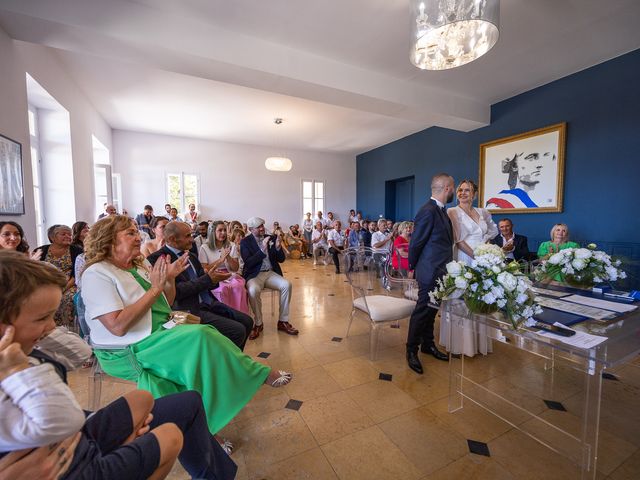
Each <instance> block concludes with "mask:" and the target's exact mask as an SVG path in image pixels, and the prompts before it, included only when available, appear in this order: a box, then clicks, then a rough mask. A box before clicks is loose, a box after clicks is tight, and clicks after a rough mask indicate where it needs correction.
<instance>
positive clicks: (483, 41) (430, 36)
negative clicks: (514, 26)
mask: <svg viewBox="0 0 640 480" xmlns="http://www.w3.org/2000/svg"><path fill="white" fill-rule="evenodd" d="M410 2H411V3H410V8H411V22H412V31H411V53H410V58H411V63H413V64H414V65H415V66H416V67H418V68H421V69H423V70H447V69H449V68H455V67H459V66H461V65H465V64H467V63H469V62H472V61H474V60H475V59H477V58H479V57H481V56H482V55H484V54H485V53H487V52H488V51H489V50H491V48H492V47H493V46H494V45H495V44H496V42H497V41H498V37H499V35H500V32H499V31H498V26H499V24H500V0H410Z"/></svg>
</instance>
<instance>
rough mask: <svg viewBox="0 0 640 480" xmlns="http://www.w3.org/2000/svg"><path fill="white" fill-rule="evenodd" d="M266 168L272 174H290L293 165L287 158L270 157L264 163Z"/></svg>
mask: <svg viewBox="0 0 640 480" xmlns="http://www.w3.org/2000/svg"><path fill="white" fill-rule="evenodd" d="M264 166H265V167H267V170H271V171H272V172H288V171H289V170H291V167H292V166H293V163H292V162H291V159H290V158H287V157H269V158H267V159H266V160H265V161H264Z"/></svg>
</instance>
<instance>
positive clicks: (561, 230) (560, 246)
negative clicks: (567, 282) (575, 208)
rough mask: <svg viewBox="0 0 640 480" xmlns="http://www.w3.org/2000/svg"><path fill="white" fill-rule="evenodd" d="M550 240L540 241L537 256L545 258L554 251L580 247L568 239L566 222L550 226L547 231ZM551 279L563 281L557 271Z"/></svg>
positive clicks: (562, 277)
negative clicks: (548, 231)
mask: <svg viewBox="0 0 640 480" xmlns="http://www.w3.org/2000/svg"><path fill="white" fill-rule="evenodd" d="M549 235H550V236H551V240H548V241H546V242H542V243H541V244H540V247H538V258H540V259H542V260H546V259H547V258H549V257H550V256H551V255H553V254H554V253H558V252H559V251H560V250H565V249H567V248H580V245H578V244H577V243H576V242H571V241H569V227H568V226H567V224H566V223H556V224H555V225H554V226H553V227H551V232H550V233H549ZM553 279H554V280H555V281H557V282H564V276H563V275H562V274H561V273H559V274H557V275H556V276H555V277H553Z"/></svg>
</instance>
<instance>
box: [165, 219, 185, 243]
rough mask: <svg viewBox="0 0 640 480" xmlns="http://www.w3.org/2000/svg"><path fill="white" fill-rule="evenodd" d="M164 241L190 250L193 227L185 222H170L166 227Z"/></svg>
mask: <svg viewBox="0 0 640 480" xmlns="http://www.w3.org/2000/svg"><path fill="white" fill-rule="evenodd" d="M164 241H165V242H166V243H167V245H169V246H170V247H173V248H178V249H180V250H189V248H190V247H191V227H189V225H187V224H186V223H183V222H169V223H167V226H166V227H164Z"/></svg>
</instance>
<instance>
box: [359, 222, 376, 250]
mask: <svg viewBox="0 0 640 480" xmlns="http://www.w3.org/2000/svg"><path fill="white" fill-rule="evenodd" d="M372 223H373V224H374V225H375V223H374V222H369V220H363V221H362V228H361V229H360V242H361V243H362V246H363V247H365V248H371V235H372V232H371V230H370V227H369V225H371V224H372Z"/></svg>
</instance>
